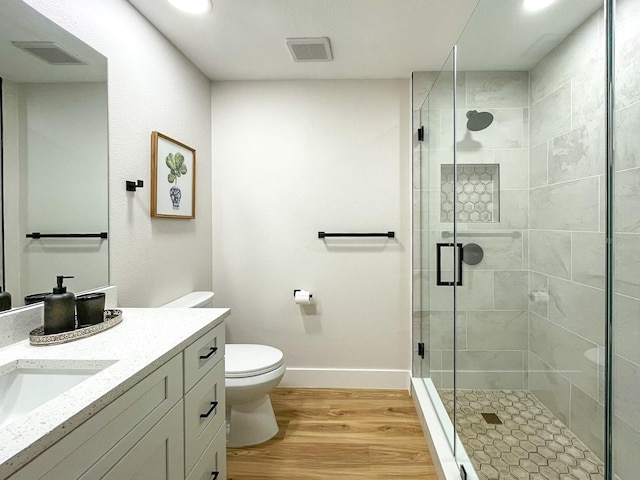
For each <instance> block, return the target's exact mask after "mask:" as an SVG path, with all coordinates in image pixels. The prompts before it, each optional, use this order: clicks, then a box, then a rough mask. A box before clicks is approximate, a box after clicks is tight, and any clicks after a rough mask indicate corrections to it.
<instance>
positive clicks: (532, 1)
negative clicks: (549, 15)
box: [522, 0, 555, 12]
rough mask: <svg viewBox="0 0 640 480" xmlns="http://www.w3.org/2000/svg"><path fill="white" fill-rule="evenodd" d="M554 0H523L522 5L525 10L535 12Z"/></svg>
mask: <svg viewBox="0 0 640 480" xmlns="http://www.w3.org/2000/svg"><path fill="white" fill-rule="evenodd" d="M553 2H555V0H523V1H522V6H523V7H524V9H525V10H529V11H530V12H535V11H537V10H542V9H543V8H547V7H548V6H549V5H551V4H552V3H553Z"/></svg>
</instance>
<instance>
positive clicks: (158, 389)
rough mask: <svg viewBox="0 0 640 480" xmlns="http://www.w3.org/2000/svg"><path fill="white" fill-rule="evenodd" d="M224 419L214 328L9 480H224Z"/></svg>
mask: <svg viewBox="0 0 640 480" xmlns="http://www.w3.org/2000/svg"><path fill="white" fill-rule="evenodd" d="M224 419H225V393H224V324H223V323H219V324H218V325H217V326H216V327H214V328H213V329H212V330H209V331H208V332H207V333H205V334H204V335H202V336H200V337H199V338H197V339H196V340H195V341H194V342H192V343H191V344H190V345H188V346H187V347H186V348H185V349H184V350H183V351H181V352H179V353H178V354H177V355H175V356H174V357H173V358H171V359H170V360H168V361H167V362H166V363H164V364H163V365H161V366H160V367H159V368H157V369H156V370H155V371H153V372H151V373H150V374H149V375H147V376H146V377H144V378H143V379H141V380H140V381H139V382H138V383H137V384H135V385H134V386H133V387H132V388H130V389H128V390H127V391H126V392H124V393H123V394H122V395H120V396H119V397H117V398H116V399H115V400H114V401H112V402H111V403H110V404H108V405H107V406H106V407H104V408H103V409H101V410H100V411H98V412H97V413H95V414H94V415H93V416H92V417H90V418H89V419H88V420H86V421H85V422H84V423H82V424H81V425H79V426H77V427H76V428H74V429H73V430H72V431H71V432H70V433H69V434H67V435H65V436H64V437H63V438H62V439H61V440H60V441H58V442H57V443H55V444H53V445H52V446H51V447H49V448H48V449H47V450H45V451H44V452H42V453H41V454H40V455H38V456H37V457H35V458H34V459H33V460H31V461H30V462H29V463H27V464H26V465H25V466H24V467H22V468H21V469H20V470H18V471H17V472H15V473H14V474H13V475H11V476H10V477H9V480H35V479H47V480H72V479H82V480H93V479H108V480H128V479H132V480H133V479H135V480H146V479H149V480H152V479H153V480H162V479H165V480H184V479H186V478H188V479H189V480H192V479H198V480H212V479H213V478H217V480H224V479H226V428H225V421H224Z"/></svg>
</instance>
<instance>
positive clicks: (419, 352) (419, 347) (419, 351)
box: [418, 342, 424, 358]
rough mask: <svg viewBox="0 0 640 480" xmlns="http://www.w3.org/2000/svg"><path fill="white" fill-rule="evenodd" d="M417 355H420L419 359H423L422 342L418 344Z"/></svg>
mask: <svg viewBox="0 0 640 480" xmlns="http://www.w3.org/2000/svg"><path fill="white" fill-rule="evenodd" d="M418 355H420V357H421V358H424V343H422V342H420V343H418Z"/></svg>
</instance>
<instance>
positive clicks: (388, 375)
mask: <svg viewBox="0 0 640 480" xmlns="http://www.w3.org/2000/svg"><path fill="white" fill-rule="evenodd" d="M410 382H411V372H410V371H409V370H375V369H357V368H297V367H287V373H286V374H285V375H284V378H283V379H282V382H280V386H281V387H305V388H374V389H394V390H409V387H410Z"/></svg>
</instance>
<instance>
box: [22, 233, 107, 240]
mask: <svg viewBox="0 0 640 480" xmlns="http://www.w3.org/2000/svg"><path fill="white" fill-rule="evenodd" d="M107 236H108V234H107V232H100V233H40V232H33V233H27V238H35V239H38V238H107Z"/></svg>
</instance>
